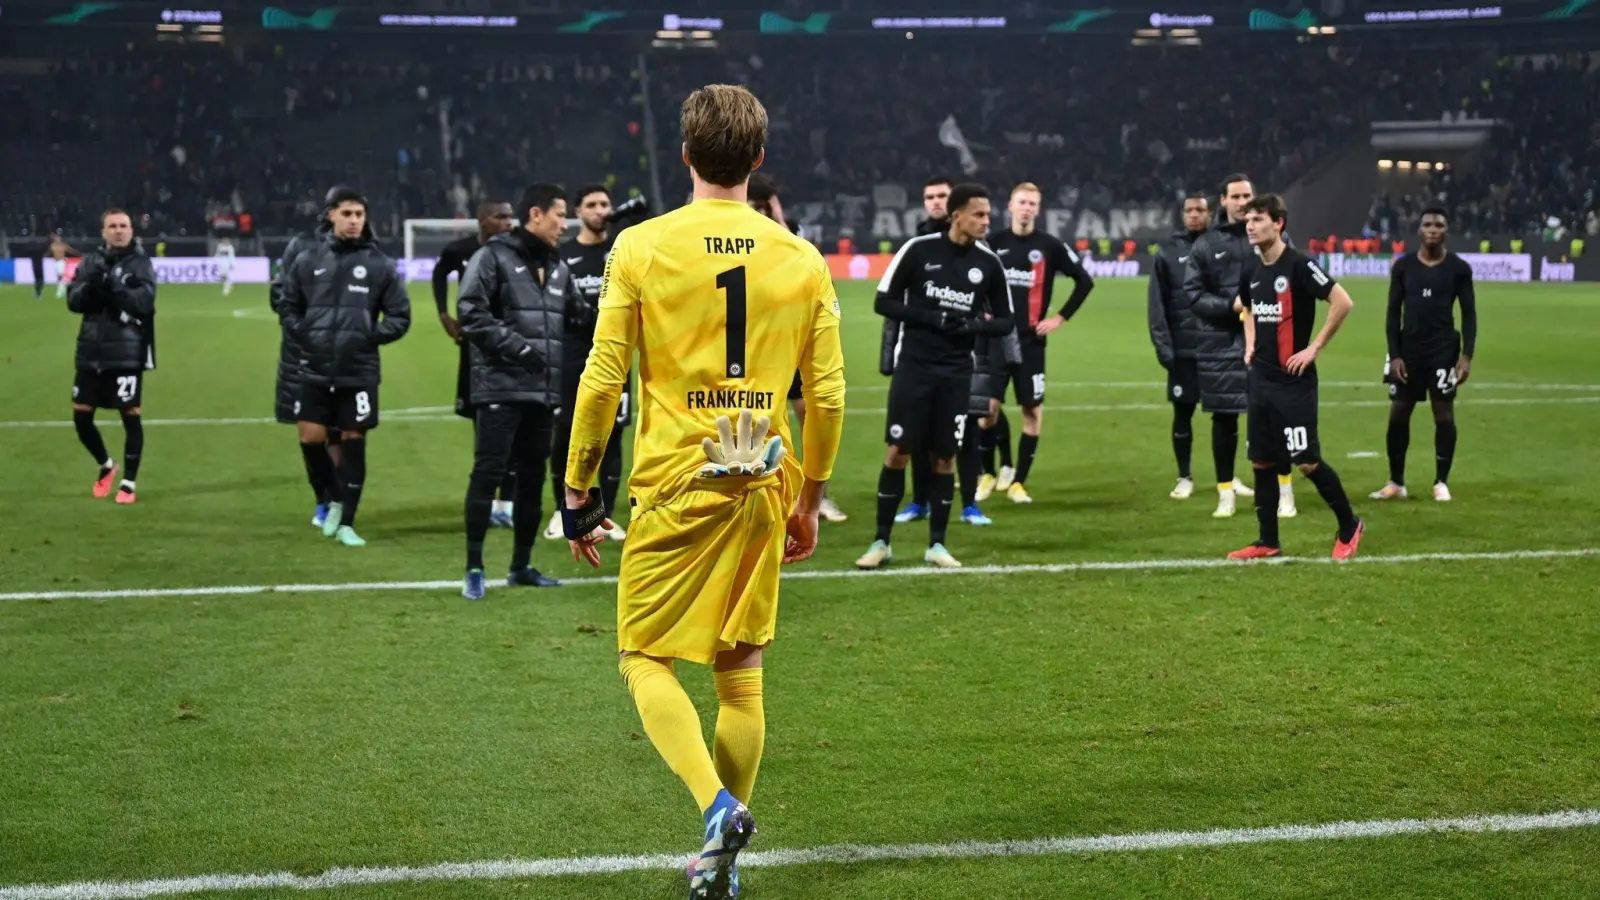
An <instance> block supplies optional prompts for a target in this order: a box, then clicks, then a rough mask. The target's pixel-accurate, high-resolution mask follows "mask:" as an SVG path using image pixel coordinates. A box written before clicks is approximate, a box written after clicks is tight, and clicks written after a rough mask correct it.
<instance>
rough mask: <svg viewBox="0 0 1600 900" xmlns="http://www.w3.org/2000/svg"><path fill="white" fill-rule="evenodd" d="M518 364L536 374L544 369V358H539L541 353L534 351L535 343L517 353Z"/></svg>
mask: <svg viewBox="0 0 1600 900" xmlns="http://www.w3.org/2000/svg"><path fill="white" fill-rule="evenodd" d="M517 365H520V366H522V367H523V368H524V369H527V370H528V371H529V372H530V373H532V374H534V375H537V374H539V373H540V372H543V371H544V360H542V359H540V358H539V354H537V353H535V352H533V345H531V344H530V345H528V346H525V347H523V348H522V352H521V353H518V354H517Z"/></svg>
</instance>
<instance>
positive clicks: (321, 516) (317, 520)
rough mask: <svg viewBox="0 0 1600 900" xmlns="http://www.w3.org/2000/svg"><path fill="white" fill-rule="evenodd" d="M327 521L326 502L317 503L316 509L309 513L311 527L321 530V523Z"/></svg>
mask: <svg viewBox="0 0 1600 900" xmlns="http://www.w3.org/2000/svg"><path fill="white" fill-rule="evenodd" d="M326 521H328V504H326V503H318V504H317V511H316V512H315V513H313V514H312V515H311V527H312V528H315V529H317V530H319V531H320V530H322V523H323V522H326Z"/></svg>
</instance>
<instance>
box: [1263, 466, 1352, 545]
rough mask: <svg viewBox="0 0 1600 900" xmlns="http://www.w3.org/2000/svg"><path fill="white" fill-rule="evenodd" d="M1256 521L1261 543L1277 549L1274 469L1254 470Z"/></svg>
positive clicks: (1276, 506) (1276, 497)
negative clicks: (1258, 524) (1259, 529)
mask: <svg viewBox="0 0 1600 900" xmlns="http://www.w3.org/2000/svg"><path fill="white" fill-rule="evenodd" d="M1346 505H1348V504H1346ZM1256 521H1257V522H1259V523H1260V525H1261V543H1262V544H1265V545H1266V546H1268V547H1272V548H1274V549H1276V548H1277V547H1279V546H1280V545H1279V544H1278V473H1277V471H1276V470H1274V469H1256Z"/></svg>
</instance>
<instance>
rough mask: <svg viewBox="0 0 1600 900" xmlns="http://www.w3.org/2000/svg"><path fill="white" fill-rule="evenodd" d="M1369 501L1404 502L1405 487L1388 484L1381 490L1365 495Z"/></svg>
mask: <svg viewBox="0 0 1600 900" xmlns="http://www.w3.org/2000/svg"><path fill="white" fill-rule="evenodd" d="M1367 499H1369V500H1404V499H1406V486H1405V485H1403V484H1395V483H1394V482H1392V481H1391V482H1389V483H1388V484H1386V485H1384V486H1383V487H1381V488H1378V489H1377V490H1375V491H1373V492H1372V493H1370V494H1368V495H1367Z"/></svg>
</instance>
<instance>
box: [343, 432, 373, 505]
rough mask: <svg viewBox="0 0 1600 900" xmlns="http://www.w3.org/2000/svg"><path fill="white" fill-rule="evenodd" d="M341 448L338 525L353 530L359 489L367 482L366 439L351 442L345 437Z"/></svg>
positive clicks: (358, 503)
mask: <svg viewBox="0 0 1600 900" xmlns="http://www.w3.org/2000/svg"><path fill="white" fill-rule="evenodd" d="M341 446H343V448H344V449H343V451H342V452H343V454H344V458H343V460H342V461H341V462H340V463H339V504H340V506H341V507H343V509H344V514H343V515H342V516H341V517H340V519H339V525H340V526H341V527H349V528H354V527H355V525H356V510H358V509H360V508H361V489H362V488H363V487H365V485H366V481H367V439H366V438H364V437H363V438H356V439H354V440H351V439H350V437H349V436H346V437H345V440H344V443H343V444H342V445H341Z"/></svg>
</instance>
